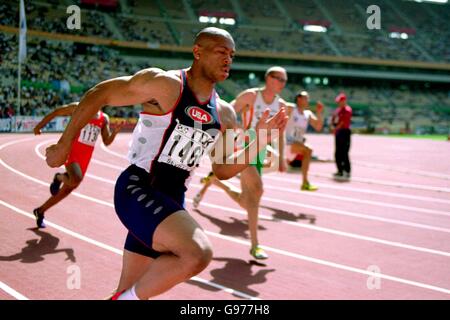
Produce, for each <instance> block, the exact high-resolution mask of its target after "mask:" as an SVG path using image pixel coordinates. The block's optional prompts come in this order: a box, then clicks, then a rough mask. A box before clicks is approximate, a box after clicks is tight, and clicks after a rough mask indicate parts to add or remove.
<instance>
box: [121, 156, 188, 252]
mask: <svg viewBox="0 0 450 320" xmlns="http://www.w3.org/2000/svg"><path fill="white" fill-rule="evenodd" d="M183 205H184V193H183V194H181V195H180V196H179V197H178V199H174V198H173V197H169V196H168V195H167V194H165V193H163V192H160V191H158V190H156V189H155V188H154V187H152V186H151V184H150V175H149V173H148V172H147V171H145V170H144V169H142V168H139V167H137V166H135V165H131V166H129V167H128V168H127V169H126V170H125V171H124V172H122V174H121V175H120V176H119V178H118V179H117V182H116V186H115V189H114V206H115V209H116V213H117V215H118V216H119V219H120V221H122V223H123V224H124V225H125V227H126V228H127V229H128V235H127V239H126V241H125V249H126V250H128V251H132V252H135V253H138V254H141V255H145V256H147V257H151V258H157V257H158V256H159V255H161V253H160V252H157V251H155V250H153V248H152V243H153V234H154V232H155V229H156V227H157V226H158V225H159V224H160V223H161V222H162V221H163V220H164V219H165V218H167V217H168V216H170V215H171V214H172V213H175V212H177V211H180V210H184V208H183Z"/></svg>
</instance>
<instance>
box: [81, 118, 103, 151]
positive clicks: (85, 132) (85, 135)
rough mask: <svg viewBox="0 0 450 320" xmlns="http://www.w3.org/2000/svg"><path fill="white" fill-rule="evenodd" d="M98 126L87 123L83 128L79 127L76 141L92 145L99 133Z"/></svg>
mask: <svg viewBox="0 0 450 320" xmlns="http://www.w3.org/2000/svg"><path fill="white" fill-rule="evenodd" d="M100 131H101V130H100V128H99V127H98V126H94V125H93V124H90V123H88V124H87V125H86V126H85V127H84V128H83V129H81V132H80V136H79V137H78V142H80V143H83V144H87V145H88V146H94V145H95V142H96V141H97V138H98V135H99V134H100Z"/></svg>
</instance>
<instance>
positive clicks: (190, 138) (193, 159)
mask: <svg viewBox="0 0 450 320" xmlns="http://www.w3.org/2000/svg"><path fill="white" fill-rule="evenodd" d="M213 143H214V139H213V137H211V135H209V134H208V133H207V132H205V131H203V130H200V129H196V128H193V127H189V126H185V125H183V124H181V123H180V122H179V121H178V120H177V124H176V126H175V128H174V130H173V131H172V134H171V135H170V137H169V139H168V140H167V143H166V145H165V146H164V149H163V150H162V152H161V154H160V156H159V158H158V162H162V163H167V164H170V165H172V166H175V167H177V168H180V169H183V170H186V171H191V170H193V169H194V168H196V167H198V165H199V162H200V159H201V157H202V156H203V155H204V154H205V152H207V151H208V150H209V148H210V147H211V146H212V144H213Z"/></svg>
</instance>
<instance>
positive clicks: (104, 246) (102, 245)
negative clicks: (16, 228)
mask: <svg viewBox="0 0 450 320" xmlns="http://www.w3.org/2000/svg"><path fill="white" fill-rule="evenodd" d="M0 204H1V205H3V206H5V207H7V208H9V209H11V210H13V211H15V212H17V213H19V214H21V215H24V216H26V217H28V218H30V219H33V220H34V219H35V217H34V215H32V214H31V213H28V212H26V211H24V210H22V209H19V208H17V207H15V206H13V205H11V204H9V203H7V202H5V201H3V200H0ZM45 223H46V224H47V226H49V227H52V228H54V229H56V230H59V231H61V232H63V233H65V234H68V235H70V236H72V237H74V238H77V239H79V240H81V241H84V242H87V243H90V244H92V245H94V246H97V247H99V248H102V249H105V250H107V251H110V252H113V253H115V254H118V255H123V251H122V250H120V249H117V248H114V247H112V246H110V245H107V244H105V243H103V242H100V241H97V240H94V239H92V238H89V237H87V236H84V235H82V234H80V233H78V232H75V231H72V230H70V229H67V228H65V227H63V226H60V225H58V224H56V223H53V222H50V221H48V220H46V221H45ZM190 280H194V281H197V282H200V283H203V284H207V285H209V286H211V287H214V288H216V289H220V290H223V291H225V292H227V293H230V294H233V295H236V296H238V297H241V298H245V299H251V300H260V299H259V298H257V297H253V296H251V295H248V294H246V293H244V292H241V291H238V290H234V289H231V288H228V287H225V286H222V285H220V284H218V283H214V282H212V281H208V280H205V279H202V278H200V277H192V278H191V279H190ZM0 283H1V282H0Z"/></svg>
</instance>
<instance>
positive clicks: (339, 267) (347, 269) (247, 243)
mask: <svg viewBox="0 0 450 320" xmlns="http://www.w3.org/2000/svg"><path fill="white" fill-rule="evenodd" d="M0 162H1V163H2V164H4V165H5V163H4V162H3V161H1V160H0ZM23 176H26V175H25V174H23ZM30 178H31V177H30ZM33 179H34V178H33ZM36 180H37V179H36ZM1 202H2V203H3V201H1ZM111 205H112V204H111ZM30 216H31V214H30ZM206 232H207V233H208V234H209V235H212V236H214V237H217V238H221V239H226V240H228V241H232V242H235V243H240V244H245V245H246V246H248V245H249V242H247V241H243V240H239V239H234V238H232V237H228V236H224V235H221V234H218V233H214V232H211V231H206ZM263 247H264V248H265V249H266V250H268V251H272V252H275V253H278V254H282V255H285V256H289V257H293V258H296V259H299V260H305V261H309V262H313V263H317V264H322V265H325V266H329V267H333V268H337V269H341V270H346V271H350V272H355V273H361V274H364V275H368V276H378V277H380V278H382V279H386V280H391V281H394V282H399V283H403V284H408V285H411V286H416V287H420V288H424V289H429V290H433V291H438V292H443V293H447V294H450V290H449V289H446V288H441V287H437V286H433V285H429V284H424V283H421V282H416V281H411V280H407V279H402V278H398V277H394V276H389V275H386V274H382V273H373V272H369V271H367V270H363V269H358V268H354V267H350V266H346V265H342V264H337V263H334V262H330V261H327V260H322V259H317V258H313V257H309V256H303V255H300V254H296V253H292V252H289V251H285V250H281V249H277V248H272V247H267V246H263Z"/></svg>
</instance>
